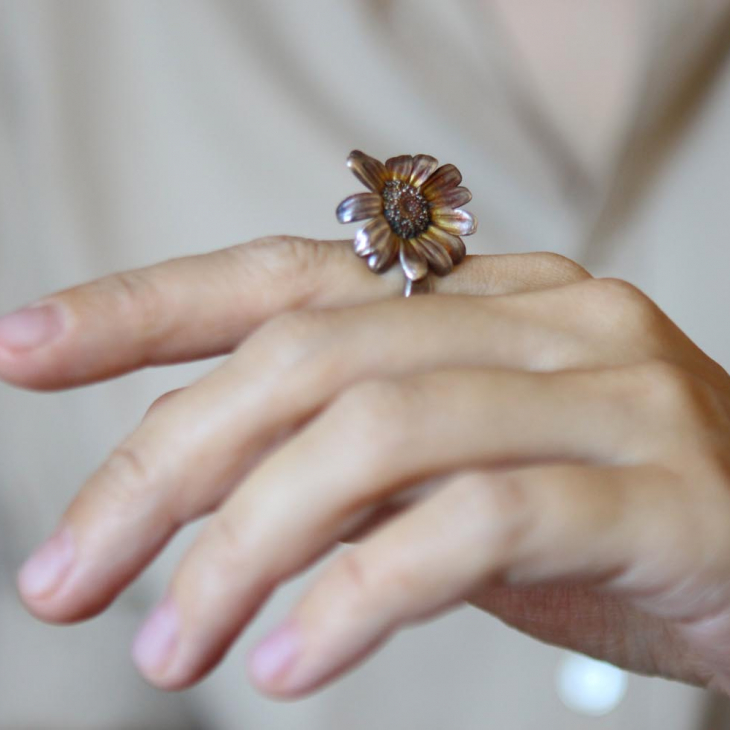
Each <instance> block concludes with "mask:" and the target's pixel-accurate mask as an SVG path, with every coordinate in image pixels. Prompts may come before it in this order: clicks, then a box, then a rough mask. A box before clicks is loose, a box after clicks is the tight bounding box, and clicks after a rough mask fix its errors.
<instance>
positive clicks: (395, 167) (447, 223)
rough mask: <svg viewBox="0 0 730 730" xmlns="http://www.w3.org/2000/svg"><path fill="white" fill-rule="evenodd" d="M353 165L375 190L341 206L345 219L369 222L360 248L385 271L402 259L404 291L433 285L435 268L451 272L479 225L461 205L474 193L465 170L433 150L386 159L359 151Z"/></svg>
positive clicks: (360, 253) (350, 161) (360, 233)
mask: <svg viewBox="0 0 730 730" xmlns="http://www.w3.org/2000/svg"><path fill="white" fill-rule="evenodd" d="M347 166H348V167H349V168H350V170H352V172H353V173H354V175H355V177H357V179H358V180H360V182H362V183H363V185H365V187H367V188H368V190H369V191H370V192H367V193H356V194H355V195H350V196H349V197H348V198H345V199H344V200H343V201H342V202H341V203H340V204H339V205H338V206H337V220H338V221H339V222H340V223H354V222H355V221H364V220H367V221H368V222H367V223H366V224H365V225H364V226H363V227H362V228H360V230H358V232H357V233H356V234H355V238H354V240H353V247H354V249H355V253H356V254H357V255H358V256H361V257H362V258H364V259H367V265H368V267H369V268H370V270H371V271H374V272H375V273H377V274H381V273H383V272H384V271H387V270H388V269H389V268H390V267H391V266H392V265H393V264H394V263H395V261H396V259H398V260H399V261H400V265H401V268H402V269H403V274H404V275H405V285H404V287H403V294H404V296H406V297H409V296H412V295H413V294H422V293H427V292H429V291H432V290H433V285H432V282H431V281H430V278H429V271H432V272H433V273H434V274H436V275H437V276H446V274H448V273H450V272H451V271H452V270H453V268H454V266H456V265H457V264H459V263H460V262H461V261H462V260H463V258H464V256H466V246H465V245H464V242H463V241H462V240H461V236H470V235H471V234H472V233H474V232H475V231H476V229H477V219H476V218H475V216H474V215H473V214H472V213H469V212H468V211H466V210H461V206H463V205H466V204H467V203H468V202H469V201H470V200H471V193H470V192H469V190H468V189H467V188H465V187H462V186H461V173H460V172H459V170H458V169H457V168H456V167H455V166H454V165H451V164H447V165H441V167H439V163H438V160H437V159H436V158H435V157H431V156H430V155H399V156H398V157H391V158H390V159H389V160H386V161H385V164H383V163H382V162H380V160H376V159H375V158H373V157H370V156H368V155H366V154H365V153H364V152H360V150H353V151H352V152H351V153H350V155H349V157H348V158H347Z"/></svg>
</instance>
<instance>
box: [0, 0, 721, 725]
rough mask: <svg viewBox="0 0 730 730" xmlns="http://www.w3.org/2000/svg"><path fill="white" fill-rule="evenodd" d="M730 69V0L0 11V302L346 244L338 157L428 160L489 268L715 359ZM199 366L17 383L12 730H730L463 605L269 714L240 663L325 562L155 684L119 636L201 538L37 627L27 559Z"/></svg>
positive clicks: (8, 560)
mask: <svg viewBox="0 0 730 730" xmlns="http://www.w3.org/2000/svg"><path fill="white" fill-rule="evenodd" d="M729 51H730V1H729V0H642V1H641V2H637V1H636V0H610V2H609V1H608V0H603V1H599V0H540V2H534V1H532V2H531V1H529V0H450V1H449V0H239V1H238V2H236V1H235V0H215V1H211V0H209V1H207V2H206V1H204V0H176V1H175V0H146V1H145V0H126V2H113V1H112V0H65V1H64V2H54V1H53V0H0V311H7V310H10V309H11V308H14V307H16V306H18V305H20V304H22V303H24V302H26V301H29V300H32V299H34V298H36V297H38V296H40V295H41V294H44V293H47V292H49V291H51V290H54V289H59V288H61V287H65V286H69V285H71V284H75V283H78V282H80V281H83V280H86V279H89V278H92V277H97V276H100V275H102V274H105V273H108V272H110V271H113V270H117V269H122V268H129V267H133V266H140V265H143V264H146V263H151V262H154V261H157V260H159V259H164V258H170V257H173V256H179V255H184V254H188V253H194V252H200V251H203V250H207V249H214V248H220V247H224V246H227V245H230V244H232V243H234V242H238V241H242V240H247V239H251V238H254V237H256V236H260V235H265V234H278V233H289V234H298V235H304V236H311V237H319V238H342V237H343V236H346V235H348V232H347V231H344V229H342V227H341V226H339V224H338V223H337V222H336V220H335V217H334V209H335V207H336V205H337V203H338V202H339V201H340V200H341V199H342V197H344V195H346V194H348V193H349V192H352V191H353V188H352V185H353V180H352V178H351V176H350V173H349V172H348V170H347V169H346V168H345V165H344V161H345V158H346V156H347V154H348V153H349V151H350V150H351V149H353V148H360V149H363V150H365V151H366V152H368V153H369V154H372V155H374V156H376V157H380V158H385V157H388V156H391V155H395V154H402V153H417V152H426V153H430V154H433V155H435V156H437V157H439V158H440V159H442V160H443V161H452V162H454V163H455V164H457V165H458V166H459V167H460V169H461V170H462V172H463V174H464V178H465V180H466V181H468V185H469V187H470V189H471V190H472V191H473V193H474V201H473V203H472V204H471V205H470V209H471V210H473V211H474V212H475V213H476V214H477V215H478V217H479V219H480V229H479V233H478V234H477V235H476V236H473V237H472V238H470V239H469V240H468V244H469V247H470V250H471V251H472V252H482V253H491V252H517V251H533V250H553V251H557V252H560V253H563V254H565V255H568V256H570V257H572V258H575V259H577V260H579V261H580V262H581V263H583V264H584V265H585V266H587V267H588V268H589V269H590V270H591V271H592V272H593V273H595V274H601V275H613V276H619V277H622V278H625V279H628V280H630V281H632V282H634V283H635V284H637V285H638V286H640V287H641V288H643V289H644V290H645V291H646V292H647V293H648V294H650V295H651V296H652V297H654V299H655V300H656V301H657V302H658V303H659V305H660V306H662V307H663V308H664V309H665V310H666V311H667V312H668V313H669V314H670V316H672V317H673V318H674V319H675V321H677V322H678V324H679V325H680V326H681V327H683V328H684V329H685V330H686V331H687V332H688V334H689V335H690V336H691V337H692V338H693V339H694V340H695V341H696V342H697V343H698V344H699V345H700V346H701V347H703V348H704V349H705V350H706V351H707V352H708V353H709V354H710V355H711V356H712V357H714V358H715V359H717V360H719V361H720V362H721V363H723V364H724V365H725V366H726V367H728V366H730V335H729V334H728V325H727V318H726V313H727V312H728V311H730V287H729V286H728V283H727V282H728V271H729V270H730V244H729V243H728V241H729V238H730V236H729V231H730V204H729V198H728V191H729V190H730V144H729V134H728V130H730V55H729ZM212 365H213V364H212V363H197V364H192V365H186V366H180V367H175V368H165V369H156V370H150V371H145V372H142V373H137V374H133V375H129V376H126V377H124V378H120V379H118V380H116V381H113V382H109V383H103V384H99V385H95V386H92V387H88V388H83V389H77V390H73V391H69V392H65V393H56V394H34V393H29V392H25V391H20V390H18V389H13V388H10V387H7V386H0V568H1V569H2V570H0V730H11V729H12V730H15V729H16V728H42V729H43V730H46V729H48V730H50V729H52V728H73V729H74V730H82V729H86V728H89V729H90V728H94V729H95V730H102V729H103V730H116V729H118V728H160V729H164V728H170V729H172V728H174V729H175V730H186V729H188V728H190V729H191V730H192V729H193V728H196V729H197V728H205V729H206V730H208V729H211V730H219V729H220V730H228V729H229V728H250V729H252V730H275V729H278V728H292V727H296V728H298V729H299V730H330V729H332V730H340V729H344V728H347V730H365V729H368V730H372V729H373V728H378V730H404V728H418V730H476V729H477V728H479V729H480V730H482V729H483V728H510V729H511V728H520V729H524V730H533V729H534V730H537V729H541V730H542V729H543V728H560V729H561V730H571V729H573V728H575V729H578V728H586V727H591V728H596V729H599V728H600V729H601V730H604V729H605V730H608V729H609V728H611V729H613V728H621V729H622V730H627V729H630V728H641V730H646V729H647V728H662V730H698V729H700V728H712V730H718V729H719V728H721V727H724V726H725V725H723V722H724V721H723V719H722V718H723V715H724V713H725V711H726V710H725V706H726V703H725V701H724V700H721V699H720V698H719V697H716V696H713V695H710V694H709V693H706V692H702V691H700V690H698V689H695V688H690V687H686V686H684V685H681V684H678V683H673V682H667V681H664V680H660V679H649V678H645V677H639V676H634V675H627V674H624V673H621V672H617V671H612V670H611V669H610V668H608V667H606V666H602V665H597V664H594V663H591V662H588V661H587V660H584V659H582V658H580V657H577V656H576V655H570V654H568V653H567V652H564V651H562V650H560V649H557V648H554V647H550V646H546V645H544V644H540V643H538V642H536V641H534V640H532V639H528V638H527V637H524V636H522V635H520V634H518V633H516V632H515V631H513V630H511V629H508V628H506V627H504V626H503V625H502V624H501V623H499V622H498V621H497V620H495V619H493V618H491V617H489V616H488V615H486V614H484V613H481V612H479V611H477V610H476V609H473V608H463V609H460V610H458V611H455V612H453V613H451V614H449V615H447V616H444V617H442V618H439V619H438V620H435V621H433V622H430V623H429V624H427V625H423V626H419V627H416V628H413V629H409V630H407V631H403V632H401V633H400V634H399V635H398V636H396V637H395V638H394V639H393V640H391V641H390V642H389V643H388V644H387V645H386V646H385V647H384V648H383V649H382V650H381V651H380V652H379V653H378V654H377V655H376V656H374V657H372V658H371V659H369V660H368V661H367V662H366V663H365V664H363V665H361V666H360V667H358V668H357V669H356V670H355V671H353V672H351V673H350V674H348V675H347V676H346V677H344V678H343V679H341V680H339V681H337V682H335V683H334V684H332V685H330V686H329V687H327V688H326V689H323V690H322V691H320V692H318V693H316V694H315V695H312V696H310V697H308V698H306V699H303V700H299V701H296V702H288V703H283V702H275V701H273V700H269V699H267V698H264V697H262V696H261V695H258V694H257V693H256V692H255V691H254V690H253V688H252V687H250V686H249V685H248V684H247V682H246V680H245V676H244V661H243V660H244V653H245V651H246V649H247V648H249V647H250V646H251V645H252V644H253V642H254V641H255V640H256V639H257V638H259V637H261V636H262V635H263V633H264V631H265V630H266V629H267V628H269V627H271V626H273V625H274V623H275V621H276V620H277V619H278V618H281V617H283V615H284V614H285V612H286V610H287V607H288V606H290V605H291V604H292V602H293V600H294V598H295V597H296V596H297V595H298V594H299V592H300V591H301V590H302V588H303V586H305V585H306V584H307V583H308V582H309V581H311V579H312V577H313V575H314V574H316V572H317V571H318V570H320V569H321V568H320V566H317V567H315V568H313V569H312V570H311V571H310V573H311V575H310V574H309V573H307V574H305V575H303V576H301V577H300V578H298V579H296V580H294V581H292V582H291V583H289V584H287V585H286V586H285V587H283V588H282V589H281V590H280V591H279V592H278V593H277V594H276V596H275V597H274V598H273V600H272V601H271V602H270V603H269V604H268V605H267V606H266V608H265V610H264V611H263V612H262V614H261V615H260V616H259V617H258V618H257V619H256V620H255V622H254V623H253V625H252V626H251V627H250V628H249V629H248V630H247V631H246V632H245V633H244V635H243V636H242V637H241V640H240V641H239V642H238V643H237V644H236V646H235V648H234V649H233V650H232V652H231V653H230V655H229V656H228V657H227V659H226V660H225V662H224V663H223V665H222V666H221V667H219V668H218V669H217V670H216V671H215V672H214V673H213V674H212V675H211V676H210V677H209V678H208V679H206V680H205V681H204V682H202V683H201V684H200V685H198V686H196V687H195V688H192V689H190V690H187V691H185V692H181V693H177V694H165V693H162V692H160V691H158V690H155V689H153V688H151V687H149V686H148V685H147V684H146V683H145V682H144V681H143V680H142V679H141V678H140V677H139V675H138V674H137V673H136V670H135V669H134V667H133V665H132V662H131V659H130V658H129V645H130V642H131V639H132V636H133V633H134V630H135V628H136V626H137V625H138V624H139V623H140V622H141V620H142V618H143V616H144V615H145V613H146V611H147V610H148V609H149V608H150V607H151V606H152V604H153V602H154V601H155V600H156V599H157V598H158V597H159V596H160V595H161V594H162V591H163V590H164V587H165V585H166V582H167V580H168V579H169V577H170V575H171V571H172V569H173V567H174V566H175V564H176V561H177V560H178V559H179V558H180V557H181V555H182V553H183V551H184V549H185V547H186V546H187V545H189V544H190V542H191V540H192V538H193V537H194V534H195V532H196V530H197V529H198V525H191V526H189V527H187V528H185V529H184V530H183V531H182V532H181V533H180V534H179V535H178V536H177V538H176V539H175V540H174V541H173V543H172V544H171V545H170V546H169V548H168V549H167V550H166V551H165V552H164V554H163V555H162V556H161V557H160V558H159V559H158V560H157V561H156V562H155V563H154V564H153V565H152V566H151V567H150V568H149V569H148V570H147V571H146V572H145V574H144V575H143V576H142V577H141V578H140V579H139V580H138V581H137V582H135V583H134V584H133V585H132V586H131V587H130V588H129V589H128V590H127V591H125V592H124V594H123V595H122V596H121V597H120V598H119V599H118V600H117V601H116V602H115V603H114V604H113V605H112V606H111V607H110V608H109V609H108V610H107V611H106V612H105V613H104V614H103V615H102V616H100V617H98V618H96V619H94V620H92V621H89V622H85V623H82V624H79V625H75V626H71V627H56V626H47V625H44V624H42V623H40V622H39V621H37V620H36V619H34V618H32V617H31V616H30V615H29V614H27V613H26V612H25V611H24V609H23V608H22V607H21V604H20V601H19V599H18V597H17V595H16V593H15V589H14V573H15V570H16V569H17V568H18V567H19V565H20V563H21V561H22V560H23V558H24V557H25V556H26V555H27V553H28V552H29V551H30V550H31V549H32V547H34V546H35V545H36V544H37V543H38V542H39V541H40V540H41V539H42V538H43V537H45V536H46V535H47V534H49V533H50V531H51V529H52V528H53V526H54V525H55V523H56V520H57V518H58V516H59V515H60V513H61V511H62V510H63V508H64V507H65V506H66V504H67V503H68V501H69V500H70V498H71V497H72V495H73V494H74V493H75V491H76V490H77V489H78V487H79V485H80V484H81V483H82V481H83V479H84V478H85V476H86V475H88V474H89V473H90V471H91V470H92V469H93V468H95V466H96V465H97V464H98V463H99V462H100V461H101V460H102V459H103V458H104V457H105V455H106V454H107V453H108V452H109V451H110V450H111V448H112V447H113V446H114V444H115V443H116V442H117V441H118V440H120V439H121V438H122V437H123V436H124V435H125V434H126V433H127V432H128V431H130V430H131V429H133V428H134V427H135V425H136V424H137V422H138V421H139V419H140V417H141V416H142V414H143V413H144V410H145V409H146V407H147V405H148V404H149V402H150V401H152V400H153V399H154V398H155V397H156V396H157V395H159V394H160V393H162V392H164V391H166V390H169V389H171V388H174V387H178V386H180V385H182V384H185V383H187V382H189V381H190V380H191V379H193V378H194V377H196V376H197V375H199V374H201V373H202V372H205V371H207V370H208V369H210V367H212ZM598 713H601V714H600V715H599V714H598ZM728 726H729V727H730V725H728Z"/></svg>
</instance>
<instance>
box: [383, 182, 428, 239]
mask: <svg viewBox="0 0 730 730" xmlns="http://www.w3.org/2000/svg"><path fill="white" fill-rule="evenodd" d="M382 195H383V215H385V219H386V220H387V221H388V223H389V224H390V227H391V228H392V229H393V232H394V233H395V234H396V236H400V237H401V238H415V237H416V236H418V235H420V234H421V233H423V232H424V231H425V230H426V229H427V228H428V227H429V225H430V224H431V217H430V216H429V207H428V201H427V200H426V198H424V197H423V195H421V193H419V192H418V190H416V188H414V187H413V186H412V185H409V184H408V183H405V182H403V181H402V180H388V182H387V183H385V188H384V189H383V193H382Z"/></svg>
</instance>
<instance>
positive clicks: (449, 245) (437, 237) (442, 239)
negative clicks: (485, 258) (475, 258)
mask: <svg viewBox="0 0 730 730" xmlns="http://www.w3.org/2000/svg"><path fill="white" fill-rule="evenodd" d="M419 239H420V240H421V241H423V240H427V241H432V242H433V243H435V244H438V245H439V246H441V247H442V248H443V249H444V250H445V251H446V252H447V253H448V254H449V256H450V257H451V260H452V261H453V262H454V265H456V264H458V263H460V262H461V261H462V260H463V259H464V256H466V246H465V245H464V242H463V241H462V240H461V239H460V238H459V237H458V236H454V235H453V234H452V233H447V232H446V231H444V230H442V229H441V228H439V227H438V226H431V227H430V228H429V229H428V230H427V231H426V232H425V233H422V234H421V235H420V237H419Z"/></svg>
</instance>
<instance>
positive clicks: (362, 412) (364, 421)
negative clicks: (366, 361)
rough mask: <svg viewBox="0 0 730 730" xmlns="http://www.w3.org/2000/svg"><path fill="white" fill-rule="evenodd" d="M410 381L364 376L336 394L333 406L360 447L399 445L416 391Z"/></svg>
mask: <svg viewBox="0 0 730 730" xmlns="http://www.w3.org/2000/svg"><path fill="white" fill-rule="evenodd" d="M415 390H416V388H415V386H414V385H413V384H408V385H407V384H406V383H404V382H403V381H400V382H396V381H394V380H384V379H383V380H365V381H360V382H359V383H357V384H356V385H353V386H352V387H350V388H348V389H347V390H345V391H344V392H343V393H342V394H341V395H340V396H338V398H337V400H336V402H335V404H334V405H333V410H334V412H335V415H336V418H337V419H341V420H342V421H343V422H344V423H345V424H346V428H347V429H348V431H349V432H350V433H354V434H356V435H355V438H356V439H357V441H358V443H359V444H361V446H362V447H363V448H366V449H368V448H370V449H373V450H374V451H376V452H378V453H382V452H383V451H384V450H390V449H393V448H398V447H399V446H401V445H403V444H404V442H405V439H406V437H407V435H408V433H409V428H412V425H413V418H412V416H413V413H414V404H415V403H416V401H417V400H418V395H417V393H416V392H414V391H415Z"/></svg>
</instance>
